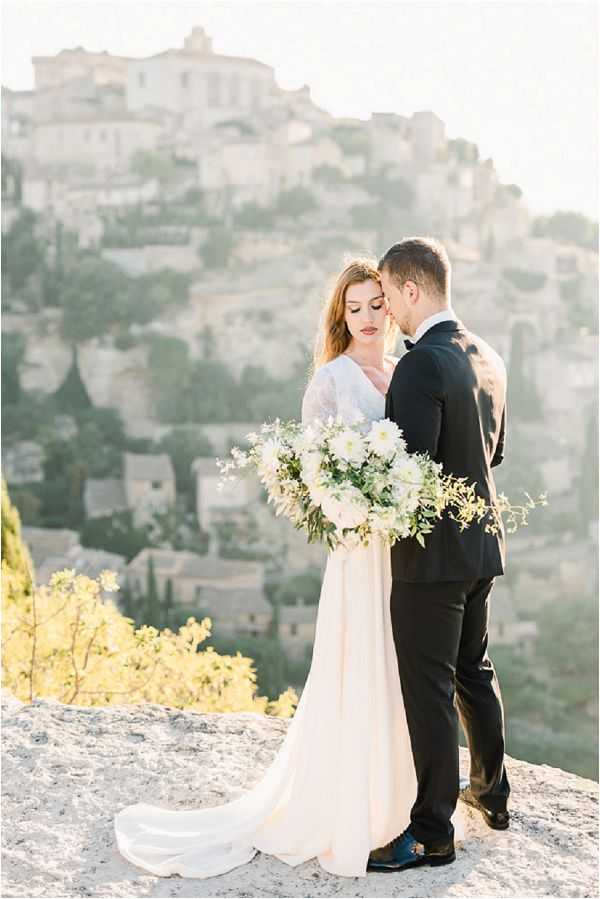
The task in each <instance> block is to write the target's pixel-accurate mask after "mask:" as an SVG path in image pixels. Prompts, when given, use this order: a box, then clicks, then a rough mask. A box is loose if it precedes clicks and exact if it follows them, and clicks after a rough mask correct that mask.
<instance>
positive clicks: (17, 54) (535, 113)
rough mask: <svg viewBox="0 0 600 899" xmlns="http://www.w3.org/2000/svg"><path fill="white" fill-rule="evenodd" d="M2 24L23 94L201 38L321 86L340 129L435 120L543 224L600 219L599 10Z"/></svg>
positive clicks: (198, 15) (439, 8) (178, 8)
mask: <svg viewBox="0 0 600 899" xmlns="http://www.w3.org/2000/svg"><path fill="white" fill-rule="evenodd" d="M2 18H3V27H2V83H3V84H5V85H7V86H8V87H10V88H13V89H24V88H31V87H33V69H32V66H31V62H30V59H31V57H32V56H35V55H52V54H55V53H57V52H58V51H60V50H61V49H62V48H63V47H75V46H79V45H81V46H83V47H85V48H86V49H88V50H108V51H109V52H111V53H115V54H121V55H125V56H147V55H149V54H151V53H156V52H159V51H161V50H164V49H166V48H167V47H179V46H181V45H182V43H183V38H184V36H185V35H186V34H187V33H188V31H189V30H190V29H191V27H192V26H193V25H202V26H204V27H205V28H206V30H207V32H208V33H209V34H210V35H211V37H212V38H213V48H214V50H215V51H216V52H217V53H225V54H231V55H235V56H252V57H254V58H256V59H259V60H261V61H262V62H266V63H268V64H269V65H272V66H273V67H274V69H275V77H276V79H277V82H278V83H279V85H281V86H282V87H285V88H296V87H299V86H301V85H302V84H309V85H310V87H311V90H312V96H313V99H314V100H315V102H316V103H317V104H318V105H320V106H322V107H323V108H324V109H326V110H328V111H329V112H331V113H333V114H334V115H337V116H355V117H359V118H364V119H366V118H368V117H369V115H370V114H371V112H396V113H400V114H402V115H410V114H411V113H413V112H414V111H416V110H419V109H431V110H433V111H434V112H435V113H436V114H437V115H438V116H440V118H441V119H443V121H444V122H445V123H446V127H447V133H448V135H449V136H450V137H464V138H467V139H468V140H472V141H475V142H476V143H477V144H478V146H479V149H480V153H481V155H482V157H483V158H486V157H488V156H491V157H492V158H493V159H494V162H495V164H496V168H497V170H498V172H499V175H500V178H501V180H502V181H504V182H511V183H516V184H519V185H520V187H522V189H523V191H524V194H525V199H526V201H527V203H528V205H529V207H530V209H531V210H532V211H533V212H534V213H542V214H545V213H550V212H553V211H554V210H556V209H572V210H577V211H580V212H583V213H585V214H586V215H589V216H592V217H594V218H597V217H598V124H599V120H598V105H599V104H598V9H597V5H596V2H585V3H580V2H567V3H560V2H555V0H540V2H527V3H508V2H500V0H498V2H496V0H489V2H487V0H475V2H471V3H464V2H460V3H459V2H448V0H444V2H437V3H431V2H425V0H415V2H396V0H388V2H376V3H355V2H346V0H342V2H335V0H328V2H312V0H302V2H298V0H282V2H278V3H273V2H253V0H241V2H229V0H221V2H218V3H205V2H201V0H195V2H187V3H182V2H167V0H154V2H151V3H138V2H133V0H120V2H118V3H117V2H112V0H105V2H98V0H77V2H62V0H44V2H30V0H3V2H2Z"/></svg>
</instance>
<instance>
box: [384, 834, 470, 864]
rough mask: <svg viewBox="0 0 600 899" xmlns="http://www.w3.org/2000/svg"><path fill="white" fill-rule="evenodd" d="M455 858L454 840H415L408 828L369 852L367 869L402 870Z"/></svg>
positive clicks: (445, 862)
mask: <svg viewBox="0 0 600 899" xmlns="http://www.w3.org/2000/svg"><path fill="white" fill-rule="evenodd" d="M455 858H456V854H455V852H454V840H452V839H450V840H447V841H443V842H439V841H438V842H437V843H428V844H427V845H426V846H425V845H424V844H423V843H419V841H418V840H415V838H414V837H413V835H412V834H411V832H410V830H408V829H407V830H405V831H404V832H403V833H401V834H399V836H397V837H394V839H393V840H391V841H390V842H389V843H386V845H385V846H381V847H380V848H379V849H373V850H372V851H371V852H370V853H369V860H368V862H367V871H403V870H404V869H405V868H416V867H419V866H420V865H449V864H450V863H451V862H453V861H454V860H455Z"/></svg>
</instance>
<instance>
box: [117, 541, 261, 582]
mask: <svg viewBox="0 0 600 899" xmlns="http://www.w3.org/2000/svg"><path fill="white" fill-rule="evenodd" d="M150 555H151V556H152V558H153V560H154V570H155V571H156V572H157V573H158V572H160V573H161V574H172V575H173V576H177V577H186V578H206V579H209V580H212V579H215V578H228V577H236V576H237V575H244V574H249V573H252V574H258V575H260V573H261V571H262V564H261V563H260V562H249V561H246V560H245V559H222V558H220V557H219V556H211V555H204V556H201V555H197V554H196V553H192V552H186V551H183V550H174V549H150V548H148V547H146V548H145V549H143V550H141V552H139V553H138V554H137V556H135V558H133V559H132V560H131V562H130V563H129V566H128V568H129V569H130V570H131V571H137V570H141V571H146V567H147V565H148V558H149V556H150Z"/></svg>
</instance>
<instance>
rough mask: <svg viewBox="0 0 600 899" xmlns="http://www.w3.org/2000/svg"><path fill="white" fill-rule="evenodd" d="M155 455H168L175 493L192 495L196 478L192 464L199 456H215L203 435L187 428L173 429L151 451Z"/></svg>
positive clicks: (212, 448)
mask: <svg viewBox="0 0 600 899" xmlns="http://www.w3.org/2000/svg"><path fill="white" fill-rule="evenodd" d="M151 451H152V452H155V453H168V454H169V456H170V457H171V462H172V463H173V468H174V470H175V483H176V485H177V492H178V493H182V494H188V495H192V496H193V494H194V489H195V484H196V478H195V475H194V474H193V473H192V462H193V461H194V459H196V458H198V457H199V456H210V457H213V456H216V455H217V453H216V452H215V449H214V447H213V445H212V443H211V442H210V440H209V439H208V437H206V436H205V435H204V434H199V433H198V432H197V430H193V429H191V428H187V427H180V428H173V430H172V431H169V433H168V434H165V435H164V436H163V437H162V438H161V439H160V440H159V441H156V442H155V444H154V447H153V449H152V450H151Z"/></svg>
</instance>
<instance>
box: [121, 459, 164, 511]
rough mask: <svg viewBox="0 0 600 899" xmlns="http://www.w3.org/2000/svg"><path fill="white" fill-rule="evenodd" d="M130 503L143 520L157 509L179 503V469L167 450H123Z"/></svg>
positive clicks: (126, 485) (125, 478)
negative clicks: (177, 479) (176, 482)
mask: <svg viewBox="0 0 600 899" xmlns="http://www.w3.org/2000/svg"><path fill="white" fill-rule="evenodd" d="M123 486H124V488H125V497H126V500H127V505H128V507H129V508H130V509H133V510H134V518H135V521H136V523H137V524H140V523H142V522H144V521H146V520H148V518H149V517H150V516H151V515H152V513H153V512H155V511H159V510H160V511H162V510H164V509H166V508H167V507H168V506H172V505H174V504H175V495H176V494H175V472H174V470H173V463H172V462H171V457H170V456H169V455H168V454H167V453H156V454H151V453H146V454H145V453H123Z"/></svg>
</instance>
